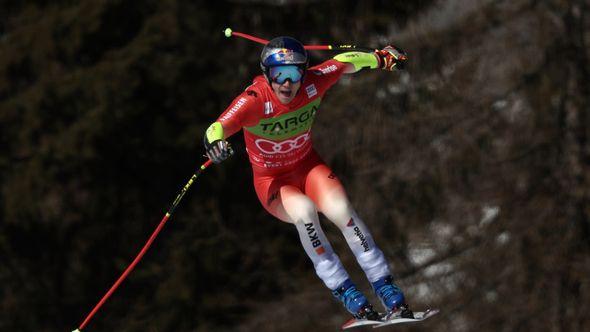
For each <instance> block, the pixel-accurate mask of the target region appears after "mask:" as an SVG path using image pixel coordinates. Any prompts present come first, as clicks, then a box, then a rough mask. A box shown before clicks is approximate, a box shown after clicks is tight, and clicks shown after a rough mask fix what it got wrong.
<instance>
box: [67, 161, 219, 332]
mask: <svg viewBox="0 0 590 332" xmlns="http://www.w3.org/2000/svg"><path fill="white" fill-rule="evenodd" d="M211 163H212V161H211V160H207V161H206V162H205V163H204V164H203V165H201V167H200V168H199V169H198V170H197V171H196V172H195V173H194V174H193V176H191V178H190V179H189V180H188V182H187V183H186V184H185V185H184V187H183V188H182V190H181V191H180V193H179V194H178V195H177V196H176V199H174V202H173V203H172V205H171V206H170V208H169V209H168V212H166V214H165V215H164V218H162V221H160V224H158V227H156V229H155V230H154V232H153V233H152V235H151V236H150V238H149V239H148V240H147V242H146V243H145V245H144V246H143V248H142V249H141V251H140V252H139V254H137V256H136V257H135V259H134V260H133V262H131V264H130V265H129V266H128V267H127V269H125V271H124V272H123V274H122V275H121V276H120V277H119V279H117V281H116V282H115V283H114V284H113V286H111V288H110V289H109V290H108V291H107V292H106V294H105V295H104V296H103V297H102V299H101V300H100V301H99V302H98V303H97V304H96V305H95V306H94V308H93V309H92V311H90V313H89V314H88V315H87V316H86V318H85V319H84V321H83V322H82V324H80V326H79V327H78V328H77V329H75V330H74V331H72V332H80V331H82V329H83V328H84V327H86V325H87V324H88V322H89V321H90V319H92V317H93V316H94V315H95V314H96V312H97V311H98V310H99V309H100V307H102V305H103V304H104V303H105V302H106V300H107V299H108V298H109V297H110V296H111V295H112V294H113V293H114V292H115V290H116V289H117V287H119V285H120V284H121V283H122V282H123V280H125V278H126V277H127V276H128V275H129V273H131V271H132V270H133V268H134V267H135V265H137V263H139V261H140V260H141V258H142V257H143V255H144V254H145V253H146V252H147V250H148V249H149V247H150V246H151V245H152V242H154V240H155V239H156V236H158V233H160V231H161V230H162V228H163V227H164V225H165V224H166V222H167V221H168V219H169V218H170V216H172V214H173V213H174V210H176V208H177V207H178V204H179V203H180V201H181V200H182V198H183V197H184V195H185V194H186V192H187V191H188V190H189V188H190V187H191V185H192V184H193V182H195V180H196V179H197V177H198V176H199V175H201V173H203V171H204V170H205V169H206V168H207V167H209V166H210V165H211Z"/></svg>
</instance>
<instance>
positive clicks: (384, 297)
mask: <svg viewBox="0 0 590 332" xmlns="http://www.w3.org/2000/svg"><path fill="white" fill-rule="evenodd" d="M372 285H373V289H374V290H375V294H377V296H378V297H379V298H380V299H381V302H382V303H383V305H384V306H385V308H387V311H388V313H387V316H386V319H390V318H393V317H402V318H414V313H413V312H412V311H411V310H410V308H409V307H408V305H407V304H406V300H405V298H404V293H403V292H402V291H401V289H400V288H399V287H398V286H397V285H396V284H394V283H393V277H391V276H386V277H383V278H379V280H377V281H375V282H373V283H372Z"/></svg>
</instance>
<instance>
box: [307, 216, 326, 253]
mask: <svg viewBox="0 0 590 332" xmlns="http://www.w3.org/2000/svg"><path fill="white" fill-rule="evenodd" d="M305 229H306V230H307V236H309V241H310V242H311V245H312V246H313V247H314V248H315V252H316V253H317V254H318V255H322V254H323V253H325V252H326V249H324V247H323V246H322V242H321V241H320V238H319V236H318V233H317V232H316V230H315V228H314V227H313V224H312V223H309V224H305Z"/></svg>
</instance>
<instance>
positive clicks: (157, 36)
mask: <svg viewBox="0 0 590 332" xmlns="http://www.w3.org/2000/svg"><path fill="white" fill-rule="evenodd" d="M588 7H589V5H588V2H587V1H586V2H585V1H560V0H547V1H534V0H530V1H525V0H513V1H485V0H478V1H454V0H448V1H401V0H400V1H289V0H284V1H255V0H251V1H237V0H235V1H180V0H178V1H174V0H158V1H82V2H78V1H22V2H6V1H5V2H2V5H1V7H0V125H1V126H0V147H1V154H0V189H1V191H0V285H1V286H0V330H1V331H71V330H73V329H75V328H76V327H77V326H78V325H79V324H80V322H81V321H82V319H83V318H84V317H85V315H86V314H87V313H88V312H89V311H90V309H91V308H92V307H93V306H94V304H96V302H97V301H98V300H99V299H100V297H101V296H102V295H103V294H104V292H106V290H107V289H108V288H109V287H110V285H111V284H112V283H113V282H114V281H115V280H116V278H117V277H118V276H119V275H120V273H121V272H122V271H123V270H124V268H125V267H126V266H127V265H128V264H129V263H130V262H131V260H132V258H133V257H134V255H135V254H136V253H137V252H138V251H139V250H140V248H141V246H142V245H143V243H144V242H145V241H146V240H147V238H148V236H149V234H150V233H151V232H152V231H153V229H154V228H155V227H156V225H157V224H158V222H159V220H160V218H161V217H162V216H163V214H164V212H165V211H166V208H167V206H168V204H169V203H171V201H172V200H173V199H174V197H175V195H176V192H177V191H178V190H179V189H180V188H181V187H182V186H183V185H184V183H186V181H187V180H188V178H189V177H190V176H191V174H192V173H193V171H194V170H195V169H196V168H197V167H198V166H199V165H200V164H201V163H202V162H203V161H204V159H203V157H202V153H203V151H202V147H201V139H202V135H203V132H204V130H205V128H206V127H207V126H208V125H209V124H210V123H211V122H212V121H213V120H214V119H215V118H216V117H217V116H218V115H219V114H220V113H221V112H222V111H223V110H224V109H225V107H226V106H227V105H228V104H229V102H230V101H231V100H232V99H233V98H234V97H235V96H236V95H237V94H239V93H240V92H241V91H242V90H243V89H244V88H245V87H246V86H247V85H248V84H249V82H250V80H251V78H252V77H253V76H254V75H257V74H258V73H259V67H258V55H259V53H260V51H261V45H258V44H255V43H252V42H249V41H246V40H243V39H238V38H232V39H227V38H225V37H224V36H223V34H222V31H223V29H224V28H225V27H227V26H230V27H232V28H233V29H234V30H236V31H243V32H247V33H252V34H255V35H258V36H260V37H263V38H267V39H270V38H272V37H275V36H277V35H290V36H293V37H295V38H298V39H300V40H302V41H303V42H304V43H355V44H357V45H368V46H373V47H383V46H385V45H388V44H390V43H393V44H395V45H398V46H401V47H402V48H405V49H406V51H407V53H408V55H409V59H410V61H409V65H408V69H407V71H406V72H394V73H389V72H384V71H380V70H374V71H365V72H360V73H357V74H354V75H351V76H347V77H345V78H344V79H342V80H341V82H340V83H339V84H337V85H336V86H334V87H333V88H332V90H331V91H330V92H329V94H328V95H327V97H326V99H325V101H324V102H323V104H322V109H321V111H320V113H318V117H317V120H316V124H315V130H314V140H315V145H316V148H317V150H318V151H319V152H320V154H321V155H322V156H323V157H324V159H325V160H326V161H327V162H328V163H329V164H330V165H331V166H332V167H333V169H334V171H335V172H336V173H337V174H338V175H339V176H340V178H341V179H342V181H343V182H344V184H345V186H346V188H347V190H348V193H349V196H350V199H351V201H352V202H353V204H354V205H355V207H356V209H357V210H358V212H359V214H360V215H361V217H362V218H363V219H364V220H365V221H366V223H367V224H368V225H369V227H370V229H371V230H372V232H373V235H374V237H375V239H376V241H377V243H378V244H379V245H380V247H381V248H382V249H383V251H384V252H385V254H386V256H387V257H388V258H389V260H390V262H391V263H392V268H393V270H394V271H395V273H396V276H397V277H398V282H399V284H400V285H401V286H402V287H403V288H404V290H405V291H406V295H407V297H408V298H409V302H410V304H411V305H412V307H413V308H414V309H423V308H426V307H438V308H440V309H442V312H441V314H439V315H438V316H437V317H436V318H433V319H431V320H429V321H427V322H425V323H422V324H418V325H414V326H403V327H396V328H395V329H392V330H396V331H588V330H589V329H590V318H589V317H590V316H588V312H590V277H589V273H590V255H589V253H590V219H589V214H590V204H589V202H590V167H589V165H590V144H589V143H588V134H589V128H590V120H589V117H588V112H589V111H590V103H589V99H588V96H589V95H590V75H589V74H590V62H589V55H590V51H589V50H590V20H589V19H588V15H589V10H588V9H589V8H588ZM333 55H334V54H331V53H328V52H314V53H313V54H312V64H317V63H319V62H321V61H323V60H325V59H328V58H329V57H331V56H333ZM231 142H232V143H233V144H234V145H236V146H237V148H238V150H243V140H242V138H241V135H236V136H235V137H234V138H232V139H231ZM324 229H325V231H326V232H327V234H328V236H329V237H330V239H331V240H332V242H333V245H334V247H335V248H336V250H337V251H338V252H339V253H340V256H341V258H342V260H343V262H344V264H345V265H346V266H347V267H348V268H349V270H350V272H351V274H352V275H353V276H354V279H355V280H356V281H357V283H358V284H359V286H360V287H361V288H362V289H363V290H365V291H366V293H367V294H370V290H369V285H368V283H367V281H366V280H365V279H364V277H363V276H362V275H361V273H360V269H359V268H358V267H357V266H356V264H355V262H354V258H353V257H352V255H351V254H350V252H349V250H348V249H347V247H346V244H345V242H344V241H343V240H342V239H341V237H340V234H339V232H338V231H337V229H336V228H335V227H334V226H333V225H330V224H329V223H327V222H325V223H324ZM371 299H372V300H373V301H374V302H375V303H377V301H376V300H375V299H374V297H372V295H371ZM347 318H348V315H347V313H346V312H345V310H344V309H343V308H341V305H340V304H338V303H337V302H336V301H335V300H333V299H332V297H331V294H330V292H329V291H328V290H327V289H325V288H324V286H323V285H322V283H321V281H320V280H319V279H317V277H316V276H315V273H314V272H313V268H312V265H311V263H310V262H309V261H308V259H307V257H306V256H305V254H304V252H303V250H302V249H301V248H300V244H299V240H298V237H297V233H296V231H295V229H294V227H292V226H289V225H287V224H284V223H281V222H279V221H277V220H274V219H273V218H272V217H271V216H269V215H268V214H267V213H266V212H265V211H264V210H263V209H262V207H261V205H260V204H259V203H258V201H257V199H256V196H255V194H254V190H253V188H252V184H251V173H250V169H249V164H248V161H247V156H246V154H245V152H243V151H241V152H239V153H238V154H237V155H236V156H235V157H233V158H232V159H231V160H229V161H227V162H226V163H224V164H222V165H216V166H213V167H212V168H211V169H208V170H207V171H206V173H205V174H203V176H202V177H201V178H199V179H198V181H197V182H196V183H195V185H194V186H193V187H192V188H191V191H190V192H189V193H188V195H187V196H186V197H185V199H184V201H183V202H182V204H181V206H180V207H179V209H178V210H177V212H176V214H175V215H174V216H173V218H172V219H171V220H170V222H169V223H168V224H167V226H166V227H165V228H164V230H163V231H162V233H161V234H160V236H159V237H158V239H157V240H156V242H155V243H154V245H153V246H152V248H151V249H150V251H149V252H148V254H147V255H146V256H145V257H144V259H143V261H142V262H141V263H140V264H139V265H138V267H137V268H136V270H135V271H134V272H133V273H132V274H131V275H130V277H129V278H128V279H127V280H126V281H125V282H124V283H123V284H122V286H121V287H120V288H119V289H118V290H117V292H116V293H115V294H114V295H113V297H111V299H110V300H109V301H108V302H107V303H106V304H105V305H104V306H103V308H102V309H101V310H100V311H99V313H98V314H97V315H96V316H95V318H94V319H93V320H92V321H91V322H90V324H89V325H88V327H87V329H86V330H88V331H116V330H118V331H224V330H227V331H252V330H256V331H324V330H328V331H336V330H338V329H339V326H340V325H341V324H342V323H344V321H345V320H347Z"/></svg>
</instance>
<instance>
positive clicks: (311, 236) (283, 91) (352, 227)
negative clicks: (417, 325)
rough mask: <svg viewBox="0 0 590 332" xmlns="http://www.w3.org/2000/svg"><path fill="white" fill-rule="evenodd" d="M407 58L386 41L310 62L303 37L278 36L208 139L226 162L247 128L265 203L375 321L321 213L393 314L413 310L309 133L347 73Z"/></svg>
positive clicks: (394, 65)
mask: <svg viewBox="0 0 590 332" xmlns="http://www.w3.org/2000/svg"><path fill="white" fill-rule="evenodd" d="M405 60H406V56H405V54H404V53H403V51H401V50H398V49H396V48H395V47H392V46H387V47H385V48H384V49H382V50H376V51H375V52H371V53H365V52H346V53H342V54H339V55H337V56H335V57H334V58H333V59H330V60H328V61H325V62H323V63H321V64H320V65H317V66H314V67H311V68H308V65H309V57H308V54H307V52H306V50H305V49H304V46H303V45H302V44H301V43H300V42H299V41H297V40H295V39H293V38H290V37H277V38H274V39H272V40H271V41H269V42H268V44H266V46H265V47H264V49H263V51H262V54H261V56H260V67H261V69H262V73H263V75H259V76H257V77H255V78H254V80H253V83H252V84H251V85H250V86H248V87H247V88H246V89H245V91H244V92H242V93H241V94H240V95H239V96H237V97H236V98H235V99H234V100H233V102H232V103H231V104H230V105H229V107H228V108H227V109H226V110H225V111H224V112H223V113H222V114H221V115H220V116H219V118H218V119H217V121H216V122H214V123H213V124H211V126H209V127H208V129H207V131H206V133H205V137H204V145H205V150H206V154H207V156H208V157H209V158H210V159H211V160H212V161H213V162H215V163H220V162H222V161H223V160H225V159H227V158H228V157H229V156H230V155H231V154H233V151H232V149H231V147H230V144H229V143H228V142H227V141H226V140H227V138H228V137H230V136H231V135H233V134H235V133H236V132H238V131H239V130H240V129H243V130H244V138H245V142H246V151H247V152H248V155H249V159H250V163H251V164H252V170H253V178H254V187H255V190H256V194H257V196H258V198H259V200H260V202H261V203H262V205H263V206H264V208H265V209H266V210H267V211H268V212H269V213H270V214H272V215H273V216H275V217H276V218H278V219H280V220H282V221H284V222H288V223H291V224H293V225H295V227H296V229H297V231H298V233H299V238H300V240H301V244H302V245H303V248H304V249H305V252H306V253H307V255H308V256H309V258H310V259H311V261H312V262H313V265H314V267H315V271H316V273H317V275H318V276H319V277H320V279H321V280H322V281H323V282H324V284H325V285H326V286H327V287H328V288H329V289H330V290H331V291H332V294H333V295H334V296H335V297H336V298H337V299H338V300H340V301H341V302H342V303H343V304H344V306H345V307H346V309H347V310H348V311H349V312H350V313H351V314H352V315H353V316H354V317H355V318H356V319H372V320H376V319H379V314H378V313H377V312H376V311H375V310H374V309H373V307H372V305H371V304H369V301H368V300H367V298H366V297H365V296H364V295H363V294H362V293H361V292H360V291H359V290H358V289H357V288H356V286H355V284H354V283H353V282H352V281H351V280H350V278H349V276H348V273H347V272H346V270H345V269H344V267H343V266H342V263H341V262H340V259H339V258H338V256H337V255H336V254H335V253H334V251H333V250H332V247H331V245H330V243H329V242H328V239H327V238H326V236H325V235H324V232H323V231H322V228H321V226H320V223H319V217H318V212H321V213H322V214H324V215H325V216H326V217H327V218H328V219H329V220H330V221H332V222H333V223H334V224H336V226H337V227H338V228H339V229H340V231H341V232H342V234H343V235H344V237H345V239H346V242H347V243H348V245H349V246H350V248H351V250H352V252H353V253H354V255H355V257H356V259H357V261H358V263H359V265H360V266H361V268H362V269H363V271H364V272H365V274H366V275H367V278H368V279H369V281H370V282H371V284H372V286H373V289H374V291H375V293H376V294H377V296H378V297H379V298H380V300H381V301H382V302H383V305H384V306H385V307H386V308H387V310H388V313H389V314H390V315H401V316H403V317H409V318H412V317H413V314H412V312H411V311H410V310H409V308H408V306H407V305H406V303H405V300H404V295H403V293H402V291H401V290H400V288H399V287H398V286H397V285H395V284H394V282H393V278H392V276H391V273H390V271H389V267H388V264H387V261H386V260H385V257H384V255H383V253H382V251H381V250H380V249H379V248H378V247H377V245H376V244H375V241H374V240H373V237H372V236H371V233H370V232H369V230H368V229H367V226H366V225H365V223H364V222H363V221H362V220H361V219H360V217H359V216H358V215H357V213H356V212H355V210H354V209H353V207H352V206H351V203H350V202H349V200H348V198H347V196H346V193H345V190H344V188H343V187H342V184H341V183H340V181H339V180H338V178H337V177H336V176H335V175H334V173H333V172H332V170H331V169H330V168H329V167H328V166H327V165H326V164H325V163H324V162H323V161H322V159H321V158H320V157H319V156H318V154H317V153H316V152H315V150H314V149H313V147H312V142H311V132H310V131H311V126H312V123H313V120H314V117H315V114H316V112H317V111H318V108H319V106H320V102H321V101H322V98H323V97H324V94H325V93H326V91H327V90H328V89H329V88H330V87H331V86H332V85H334V84H335V83H336V82H337V81H338V79H339V78H340V77H341V76H342V75H343V74H348V73H354V72H357V71H359V70H361V69H363V68H371V69H374V68H381V69H385V70H388V71H392V70H394V69H398V68H399V67H400V66H402V65H403V64H404V62H405Z"/></svg>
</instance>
